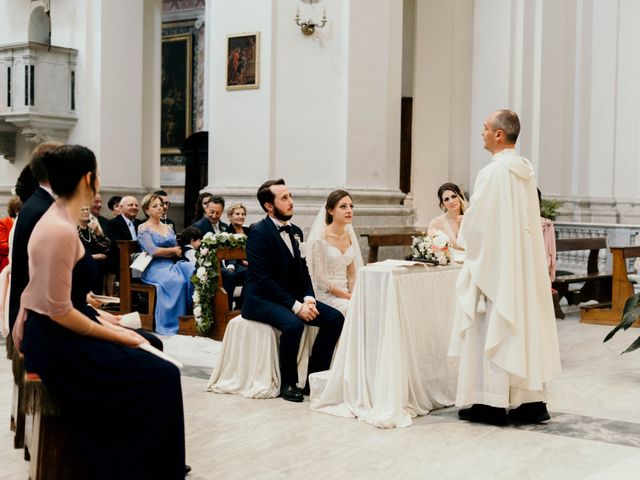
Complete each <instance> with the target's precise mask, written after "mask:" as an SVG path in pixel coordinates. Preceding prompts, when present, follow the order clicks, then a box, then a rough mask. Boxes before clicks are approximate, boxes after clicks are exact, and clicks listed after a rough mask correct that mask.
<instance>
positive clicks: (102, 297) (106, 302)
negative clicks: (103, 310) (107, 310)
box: [91, 293, 120, 305]
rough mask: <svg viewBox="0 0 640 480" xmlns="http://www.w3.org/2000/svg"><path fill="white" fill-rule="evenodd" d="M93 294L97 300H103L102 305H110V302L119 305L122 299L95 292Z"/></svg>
mask: <svg viewBox="0 0 640 480" xmlns="http://www.w3.org/2000/svg"><path fill="white" fill-rule="evenodd" d="M91 296H92V297H93V298H95V299H96V300H98V301H99V302H102V305H109V304H115V305H119V304H120V299H119V298H118V297H109V296H107V295H95V294H93V293H92V294H91Z"/></svg>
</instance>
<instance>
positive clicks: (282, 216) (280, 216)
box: [273, 205, 293, 222]
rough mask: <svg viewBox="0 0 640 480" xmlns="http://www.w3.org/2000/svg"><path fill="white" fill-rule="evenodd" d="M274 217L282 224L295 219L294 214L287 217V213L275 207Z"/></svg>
mask: <svg viewBox="0 0 640 480" xmlns="http://www.w3.org/2000/svg"><path fill="white" fill-rule="evenodd" d="M273 216H274V217H276V218H277V219H278V220H280V221H282V222H288V221H289V220H291V217H293V214H291V215H287V214H286V213H284V212H283V211H282V210H280V209H279V208H278V207H276V206H275V205H274V206H273Z"/></svg>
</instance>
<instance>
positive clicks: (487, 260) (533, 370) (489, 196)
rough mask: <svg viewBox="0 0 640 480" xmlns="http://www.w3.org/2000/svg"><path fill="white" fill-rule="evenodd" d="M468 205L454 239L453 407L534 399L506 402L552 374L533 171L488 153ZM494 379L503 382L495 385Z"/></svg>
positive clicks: (556, 369) (507, 154)
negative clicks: (459, 250)
mask: <svg viewBox="0 0 640 480" xmlns="http://www.w3.org/2000/svg"><path fill="white" fill-rule="evenodd" d="M470 203H471V206H470V207H469V209H468V210H467V211H466V212H465V215H464V220H463V221H462V225H461V229H460V232H459V234H458V244H459V245H460V246H462V247H463V248H465V249H466V258H465V262H464V266H463V268H462V270H461V272H460V275H459V277H458V281H457V284H456V292H457V305H456V310H455V318H454V324H453V329H452V335H451V342H450V345H449V355H451V356H459V357H460V377H459V381H458V395H457V400H456V403H457V404H458V405H465V404H469V403H485V404H489V405H493V406H496V407H507V406H509V405H511V406H517V405H518V404H520V403H524V402H527V401H535V400H538V399H531V397H530V396H529V397H526V395H525V397H522V396H521V395H520V396H518V395H516V396H518V399H516V398H513V397H514V391H518V390H528V391H533V392H544V384H545V382H548V381H549V380H550V379H551V378H552V377H554V376H556V375H557V374H559V373H560V351H559V346H558V336H557V330H556V323H555V315H554V311H553V303H552V298H551V285H550V280H549V274H548V272H547V263H546V258H545V249H544V242H543V238H542V227H541V225H540V213H539V212H540V210H539V206H538V197H537V192H536V182H535V177H534V172H533V167H532V166H531V164H530V163H529V161H528V160H527V159H526V158H524V157H521V156H520V155H518V154H517V153H516V152H515V150H513V149H506V150H503V151H501V152H499V153H497V154H495V155H494V156H493V157H492V159H491V162H490V163H489V165H487V166H485V167H484V168H483V169H482V170H480V172H479V173H478V176H477V178H476V184H475V189H474V195H473V197H472V199H471V202H470ZM480 293H482V294H484V296H485V297H486V304H487V308H486V313H485V312H484V310H485V308H482V307H481V306H480V304H482V303H483V302H482V301H481V300H480V304H479V299H480ZM474 345H475V346H474ZM478 345H479V347H478ZM474 351H477V353H474ZM479 361H480V363H481V365H478V362H479ZM465 372H466V374H465ZM496 372H498V373H499V374H501V375H502V378H503V380H500V381H496V380H495V373H496ZM474 375H476V376H477V375H480V376H482V375H484V376H485V378H483V379H480V381H478V380H477V379H474V378H473V376H474ZM492 376H494V378H493V379H492V378H491V377H492ZM486 377H489V378H486ZM504 379H506V381H505V380H504ZM510 391H511V398H509V395H510V393H509V392H510ZM523 398H524V399H523ZM527 398H528V399H527Z"/></svg>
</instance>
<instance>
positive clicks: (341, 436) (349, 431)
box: [0, 313, 640, 480]
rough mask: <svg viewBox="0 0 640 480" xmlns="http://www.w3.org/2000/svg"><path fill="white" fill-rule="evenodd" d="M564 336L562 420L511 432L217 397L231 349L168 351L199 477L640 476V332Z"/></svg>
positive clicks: (23, 470) (553, 397)
mask: <svg viewBox="0 0 640 480" xmlns="http://www.w3.org/2000/svg"><path fill="white" fill-rule="evenodd" d="M558 330H559V334H560V342H561V353H562V364H563V369H564V370H563V373H562V375H561V376H559V377H558V378H557V379H555V380H553V382H551V384H550V385H549V405H548V407H549V410H550V411H551V416H552V419H551V421H550V422H547V424H545V425H536V426H528V427H513V426H510V427H503V428H499V427H492V426H484V425H476V424H469V423H465V422H461V421H458V419H457V414H456V412H457V409H456V408H448V409H443V410H440V411H436V412H432V413H431V414H430V415H426V416H424V417H420V418H418V419H416V420H415V422H414V424H413V426H411V427H409V428H404V429H394V430H379V429H376V428H375V427H372V426H370V425H367V424H364V423H359V422H358V421H357V420H354V419H345V418H337V417H332V416H328V415H323V414H320V413H314V412H311V411H310V409H309V404H308V401H305V402H304V403H302V404H294V403H289V402H285V401H283V400H281V399H271V400H248V399H245V398H241V397H238V396H233V395H216V394H213V393H207V392H205V391H204V387H205V384H206V381H207V379H208V377H209V374H210V372H211V366H212V365H213V363H214V361H215V358H216V355H217V352H218V349H219V343H217V342H214V341H212V340H208V339H202V338H189V337H172V338H168V339H166V343H165V345H166V351H167V352H168V353H170V354H172V355H173V356H175V357H177V358H178V359H180V360H181V361H182V362H183V363H184V364H185V369H184V370H183V390H184V401H185V417H186V429H187V432H186V433H187V461H188V463H189V464H190V465H191V466H192V467H193V473H192V474H191V475H190V477H189V478H190V479H191V480H204V479H214V478H215V479H218V478H224V479H245V478H264V479H287V478H294V477H304V478H306V479H316V478H317V479H320V478H322V479H325V478H332V479H354V478H355V479H360V478H363V479H364V478H367V479H371V478H398V479H423V478H430V479H431V478H432V479H459V478H463V479H465V480H470V479H516V478H517V479H560V478H570V479H571V480H579V479H594V480H595V479H598V480H604V479H632V478H640V351H639V352H635V353H632V354H625V355H622V356H620V352H621V351H622V350H623V349H624V348H625V347H626V346H627V345H628V344H630V343H631V341H632V340H633V339H634V338H635V337H636V336H637V335H638V334H640V331H638V330H637V329H634V330H633V331H629V332H626V333H621V334H618V335H616V337H614V339H613V340H612V341H611V342H608V343H606V344H603V343H602V339H603V338H604V336H605V335H606V333H607V332H608V331H609V327H603V326H596V325H583V324H580V323H579V322H578V315H577V314H576V313H572V314H570V315H568V316H567V318H566V319H565V320H559V321H558ZM2 351H4V347H2ZM10 385H11V372H10V367H9V362H8V361H6V360H0V416H2V418H4V419H5V428H3V429H1V430H0V479H12V480H13V479H21V478H25V479H26V478H27V470H28V465H27V463H26V462H24V461H23V460H22V452H21V451H16V450H13V448H12V437H11V435H10V432H9V428H8V423H9V422H8V419H9V405H10Z"/></svg>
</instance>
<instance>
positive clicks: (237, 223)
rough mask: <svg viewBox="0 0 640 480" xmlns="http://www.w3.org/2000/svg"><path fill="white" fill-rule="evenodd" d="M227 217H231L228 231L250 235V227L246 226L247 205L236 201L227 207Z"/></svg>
mask: <svg viewBox="0 0 640 480" xmlns="http://www.w3.org/2000/svg"><path fill="white" fill-rule="evenodd" d="M227 218H228V219H229V226H228V227H227V232H229V233H244V234H245V235H249V227H245V226H244V221H245V219H246V218H247V207H245V206H244V205H243V204H241V203H234V204H233V205H231V206H230V207H229V208H228V209H227Z"/></svg>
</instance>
